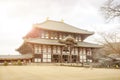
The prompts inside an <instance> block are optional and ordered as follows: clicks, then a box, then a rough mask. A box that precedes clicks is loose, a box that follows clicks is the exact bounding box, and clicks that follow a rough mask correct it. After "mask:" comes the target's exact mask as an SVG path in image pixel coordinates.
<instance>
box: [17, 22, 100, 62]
mask: <svg viewBox="0 0 120 80" xmlns="http://www.w3.org/2000/svg"><path fill="white" fill-rule="evenodd" d="M93 34H94V33H93V32H90V31H87V30H82V29H79V28H77V27H74V26H72V25H69V24H66V23H64V22H63V21H52V20H46V21H45V22H43V23H38V24H34V25H33V28H32V30H31V31H30V32H29V33H28V34H27V35H25V36H24V37H23V39H24V42H23V44H22V45H21V46H20V47H19V48H18V49H17V51H19V52H20V53H21V54H22V55H25V54H31V55H32V58H31V61H32V62H39V63H46V62H49V63H60V62H63V63H66V62H68V63H76V62H78V63H79V62H92V61H93V58H92V56H93V55H94V49H98V48H100V46H99V45H96V44H92V43H88V42H84V40H85V39H86V38H87V37H88V36H90V35H93Z"/></svg>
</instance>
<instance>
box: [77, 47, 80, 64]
mask: <svg viewBox="0 0 120 80" xmlns="http://www.w3.org/2000/svg"><path fill="white" fill-rule="evenodd" d="M77 57H78V59H77V60H78V63H79V62H80V48H79V47H78V55H77Z"/></svg>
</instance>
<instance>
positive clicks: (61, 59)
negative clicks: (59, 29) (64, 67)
mask: <svg viewBox="0 0 120 80" xmlns="http://www.w3.org/2000/svg"><path fill="white" fill-rule="evenodd" d="M62 48H63V47H62V46H61V47H60V50H61V51H60V52H61V54H60V62H61V63H62V62H63V58H62V53H63V51H62Z"/></svg>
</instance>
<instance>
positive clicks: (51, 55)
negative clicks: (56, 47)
mask: <svg viewBox="0 0 120 80" xmlns="http://www.w3.org/2000/svg"><path fill="white" fill-rule="evenodd" d="M51 62H53V46H52V45H51Z"/></svg>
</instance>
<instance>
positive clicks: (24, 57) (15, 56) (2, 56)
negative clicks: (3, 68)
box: [0, 54, 33, 60]
mask: <svg viewBox="0 0 120 80" xmlns="http://www.w3.org/2000/svg"><path fill="white" fill-rule="evenodd" d="M32 57H33V56H32V55H31V54H26V55H0V60H5V59H6V60H11V59H13V60H16V59H30V58H32Z"/></svg>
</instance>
